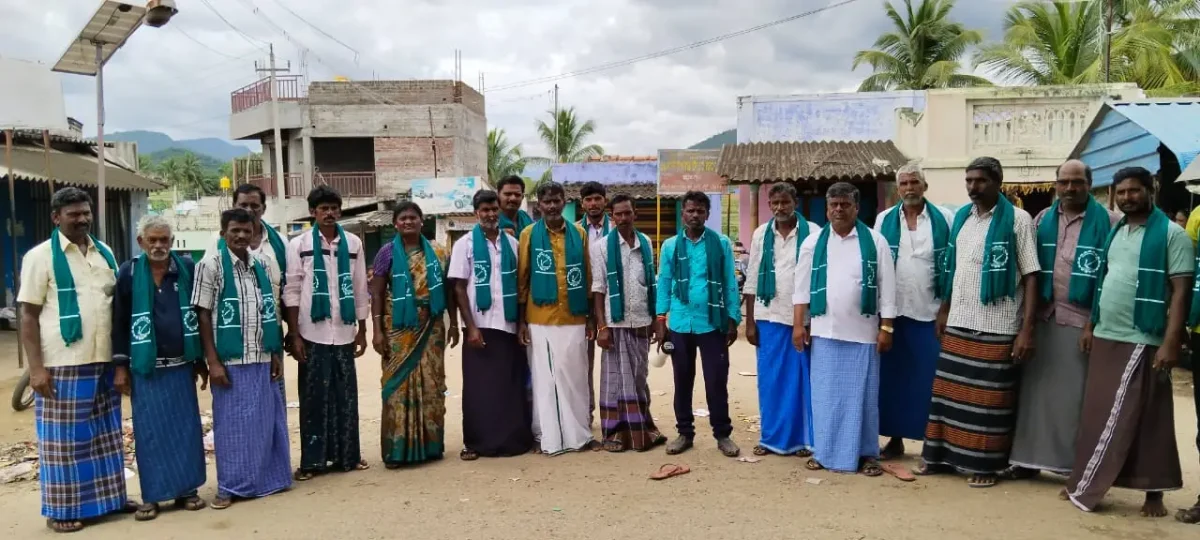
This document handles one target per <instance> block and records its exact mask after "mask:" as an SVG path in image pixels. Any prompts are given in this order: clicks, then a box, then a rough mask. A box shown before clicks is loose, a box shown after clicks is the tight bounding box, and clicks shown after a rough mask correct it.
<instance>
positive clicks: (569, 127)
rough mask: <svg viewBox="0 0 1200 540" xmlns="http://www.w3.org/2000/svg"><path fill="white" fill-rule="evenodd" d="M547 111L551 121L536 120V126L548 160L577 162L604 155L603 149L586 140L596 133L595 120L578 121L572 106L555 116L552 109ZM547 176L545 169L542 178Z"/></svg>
mask: <svg viewBox="0 0 1200 540" xmlns="http://www.w3.org/2000/svg"><path fill="white" fill-rule="evenodd" d="M549 112H550V119H551V123H550V124H547V123H546V122H545V121H543V120H538V121H537V126H536V127H537V132H538V137H540V138H541V139H542V142H543V143H545V144H546V148H547V149H549V150H550V156H548V158H547V159H548V160H549V161H551V162H553V163H578V162H580V161H586V160H587V159H588V158H590V157H593V156H602V155H604V149H603V148H601V147H600V145H598V144H588V142H587V140H588V138H589V137H591V136H592V135H595V134H596V123H595V122H593V121H591V120H587V121H584V122H580V121H579V120H580V119H579V117H578V116H576V115H575V108H574V107H568V108H566V109H562V110H560V111H558V117H557V118H555V116H554V112H553V111H549ZM556 134H557V135H556ZM549 177H550V170H549V169H547V170H546V174H545V175H543V176H542V178H543V179H546V178H549Z"/></svg>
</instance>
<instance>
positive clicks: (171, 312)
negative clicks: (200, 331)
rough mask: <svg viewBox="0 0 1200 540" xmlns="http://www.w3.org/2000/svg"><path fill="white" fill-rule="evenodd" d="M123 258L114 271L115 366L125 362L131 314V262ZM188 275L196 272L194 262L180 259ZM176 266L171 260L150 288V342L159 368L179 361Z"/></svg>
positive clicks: (180, 336) (180, 316) (180, 332)
mask: <svg viewBox="0 0 1200 540" xmlns="http://www.w3.org/2000/svg"><path fill="white" fill-rule="evenodd" d="M135 261H136V259H134V260H132V261H126V262H125V263H124V264H122V265H121V268H120V270H118V271H117V288H116V291H115V292H114V293H113V303H112V313H113V324H112V354H113V361H114V362H116V363H117V365H126V366H127V365H129V342H130V338H129V326H130V318H131V317H132V315H133V265H134V262H135ZM183 264H184V266H185V267H186V268H187V270H188V274H189V275H193V276H194V275H196V268H195V263H193V262H192V261H191V260H188V259H186V258H185V259H183ZM178 287H179V269H178V268H176V267H175V263H174V262H172V263H171V268H170V269H169V270H167V274H166V275H165V276H163V280H162V284H161V285H160V286H159V287H158V288H157V289H156V290H155V291H154V316H153V317H152V318H153V320H154V341H155V344H156V345H157V346H158V354H157V358H158V362H157V365H158V366H159V367H168V366H172V365H178V364H181V363H183V362H182V360H181V359H182V358H183V313H182V312H180V310H179V289H178Z"/></svg>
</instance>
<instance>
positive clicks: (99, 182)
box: [96, 42, 110, 242]
mask: <svg viewBox="0 0 1200 540" xmlns="http://www.w3.org/2000/svg"><path fill="white" fill-rule="evenodd" d="M103 53H104V44H103V43H100V42H96V162H97V165H96V186H97V193H98V197H97V198H98V199H100V200H98V201H96V207H97V208H98V209H99V212H97V216H98V218H97V219H98V220H99V221H100V229H99V232H100V240H101V241H104V242H109V241H110V240H109V238H108V236H107V235H106V234H105V233H106V232H107V229H108V223H107V222H106V221H105V219H104V217H105V215H106V214H107V212H105V207H107V206H108V205H107V204H106V202H105V201H106V197H105V189H104V187H105V186H104V172H105V170H104V169H105V161H104V62H103V61H102V60H103Z"/></svg>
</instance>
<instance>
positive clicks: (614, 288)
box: [605, 229, 654, 323]
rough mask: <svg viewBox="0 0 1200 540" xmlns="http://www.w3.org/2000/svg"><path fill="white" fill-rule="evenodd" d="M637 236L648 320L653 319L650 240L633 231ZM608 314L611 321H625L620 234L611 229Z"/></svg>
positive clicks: (623, 268)
mask: <svg viewBox="0 0 1200 540" xmlns="http://www.w3.org/2000/svg"><path fill="white" fill-rule="evenodd" d="M633 234H636V235H637V239H638V244H639V249H640V251H641V253H642V267H643V270H644V271H645V272H646V286H647V287H648V288H649V292H647V293H646V298H648V299H650V301H649V302H647V304H649V307H650V318H651V319H653V318H654V254H653V253H651V252H650V239H649V238H646V235H644V234H642V233H640V232H638V231H633ZM605 266H606V268H607V269H608V276H606V277H607V278H608V312H609V314H610V315H611V316H612V321H613V322H615V323H619V322H622V321H624V320H625V267H624V263H622V258H621V233H619V232H617V230H616V229H613V230H612V231H611V232H609V233H608V264H607V265H605Z"/></svg>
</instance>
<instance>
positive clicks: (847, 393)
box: [792, 182, 896, 476]
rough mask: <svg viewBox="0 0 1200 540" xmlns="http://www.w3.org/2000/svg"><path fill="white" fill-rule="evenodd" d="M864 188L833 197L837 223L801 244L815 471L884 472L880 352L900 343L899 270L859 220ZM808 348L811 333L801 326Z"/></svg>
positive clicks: (834, 190) (799, 282)
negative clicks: (896, 337)
mask: <svg viewBox="0 0 1200 540" xmlns="http://www.w3.org/2000/svg"><path fill="white" fill-rule="evenodd" d="M858 203H859V193H858V188H856V187H854V186H853V185H851V184H848V183H846V182H838V183H836V184H834V185H832V186H830V187H829V191H827V192H826V194H825V204H826V210H825V212H826V215H827V216H828V217H829V224H828V225H826V226H825V227H824V228H823V229H821V233H820V234H816V235H809V237H808V238H807V239H806V240H805V241H804V243H802V244H801V245H800V261H799V263H798V264H797V265H796V286H795V292H794V294H793V297H792V301H793V303H794V304H795V313H794V314H793V320H794V321H803V320H805V319H806V318H807V317H808V316H809V314H810V313H811V314H812V338H811V344H812V371H811V373H810V377H811V380H812V410H813V433H814V440H813V442H814V443H815V444H814V445H813V457H812V458H811V459H809V460H808V463H807V464H806V465H805V467H806V468H808V469H809V470H814V471H815V470H820V469H830V470H834V471H840V472H854V471H858V472H859V473H861V474H863V475H865V476H879V475H880V474H883V470H882V469H881V468H880V467H879V463H878V461H877V458H878V457H879V354H880V353H882V352H887V351H888V349H890V348H891V346H892V332H893V328H892V320H893V319H894V318H895V317H896V276H895V267H894V266H893V265H892V262H891V260H890V259H888V256H889V252H890V248H889V247H888V244H887V240H885V239H884V238H883V236H882V235H880V234H879V233H877V232H875V231H872V230H871V229H870V228H868V227H867V226H866V225H865V224H863V223H862V222H861V221H858V219H857V217H858ZM792 339H793V344H794V345H795V347H796V349H797V350H803V349H804V347H805V346H807V345H809V344H810V337H809V331H808V329H806V328H805V327H804V325H796V326H795V328H794V329H793V331H792Z"/></svg>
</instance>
